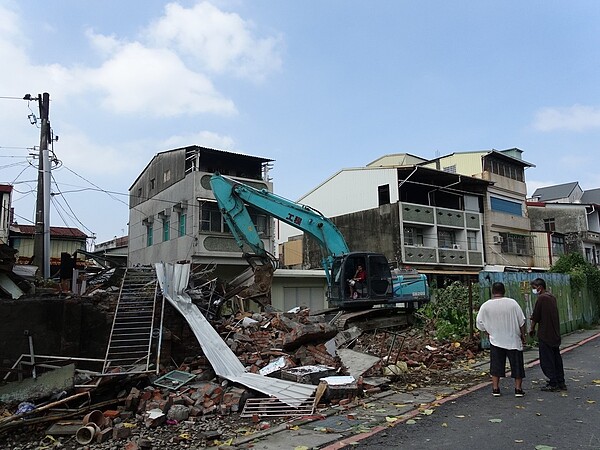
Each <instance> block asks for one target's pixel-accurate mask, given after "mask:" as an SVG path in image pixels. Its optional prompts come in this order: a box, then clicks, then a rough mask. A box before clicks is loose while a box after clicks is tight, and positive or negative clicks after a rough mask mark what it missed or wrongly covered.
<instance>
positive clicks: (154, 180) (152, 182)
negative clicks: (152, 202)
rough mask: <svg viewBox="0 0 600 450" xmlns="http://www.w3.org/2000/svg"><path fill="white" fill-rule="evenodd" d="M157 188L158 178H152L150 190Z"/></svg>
mask: <svg viewBox="0 0 600 450" xmlns="http://www.w3.org/2000/svg"><path fill="white" fill-rule="evenodd" d="M155 187H156V178H152V179H151V180H150V190H153V189H154V188H155Z"/></svg>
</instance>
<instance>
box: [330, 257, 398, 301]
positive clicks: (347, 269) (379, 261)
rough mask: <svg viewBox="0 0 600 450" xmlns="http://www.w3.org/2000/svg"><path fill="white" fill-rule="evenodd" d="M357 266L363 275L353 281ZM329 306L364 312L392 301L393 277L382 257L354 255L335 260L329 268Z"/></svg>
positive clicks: (385, 259)
mask: <svg viewBox="0 0 600 450" xmlns="http://www.w3.org/2000/svg"><path fill="white" fill-rule="evenodd" d="M358 266H361V267H362V269H363V270H364V272H365V275H364V276H362V277H356V278H359V280H356V279H355V275H356V274H357V269H358ZM331 280H332V281H331V285H330V288H329V296H328V297H329V298H328V300H329V306H331V307H338V308H342V309H364V308H369V307H371V306H374V305H379V304H385V303H388V302H389V301H390V300H391V299H392V298H393V287H392V273H391V271H390V266H389V264H388V260H387V258H386V257H385V256H384V255H382V254H381V253H368V252H355V253H349V254H346V255H343V256H340V257H336V258H335V259H334V261H333V265H332V267H331Z"/></svg>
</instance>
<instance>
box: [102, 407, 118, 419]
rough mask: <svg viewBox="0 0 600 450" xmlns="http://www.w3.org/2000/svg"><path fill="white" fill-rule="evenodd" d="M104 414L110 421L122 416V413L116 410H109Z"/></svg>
mask: <svg viewBox="0 0 600 450" xmlns="http://www.w3.org/2000/svg"><path fill="white" fill-rule="evenodd" d="M102 414H104V417H106V418H108V419H114V418H115V417H119V416H120V415H121V411H118V410H116V409H107V410H106V411H104V412H103V413H102Z"/></svg>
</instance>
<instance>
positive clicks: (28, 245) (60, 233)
mask: <svg viewBox="0 0 600 450" xmlns="http://www.w3.org/2000/svg"><path fill="white" fill-rule="evenodd" d="M34 236H35V226H34V225H19V224H12V225H11V226H10V237H9V241H10V246H11V247H12V248H14V249H15V250H17V251H18V254H17V264H25V265H27V264H31V262H32V258H33V248H34V246H33V240H34ZM87 239H88V236H87V235H86V234H85V233H84V232H83V231H81V230H79V229H77V228H70V227H50V266H51V267H52V270H55V269H56V268H57V267H59V266H60V262H61V254H62V253H68V254H69V255H73V254H74V253H75V252H76V251H77V250H84V251H85V250H86V248H87ZM82 259H84V258H82Z"/></svg>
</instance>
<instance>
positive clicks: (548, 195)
mask: <svg viewBox="0 0 600 450" xmlns="http://www.w3.org/2000/svg"><path fill="white" fill-rule="evenodd" d="M578 185H579V183H578V182H577V181H573V182H571V183H564V184H556V185H554V186H546V187H542V188H537V189H536V190H535V192H534V193H533V195H532V197H534V198H537V197H539V199H540V201H542V202H547V201H550V200H558V199H561V198H567V197H569V195H571V194H572V193H573V190H574V189H575V188H576V187H577V186H578Z"/></svg>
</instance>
